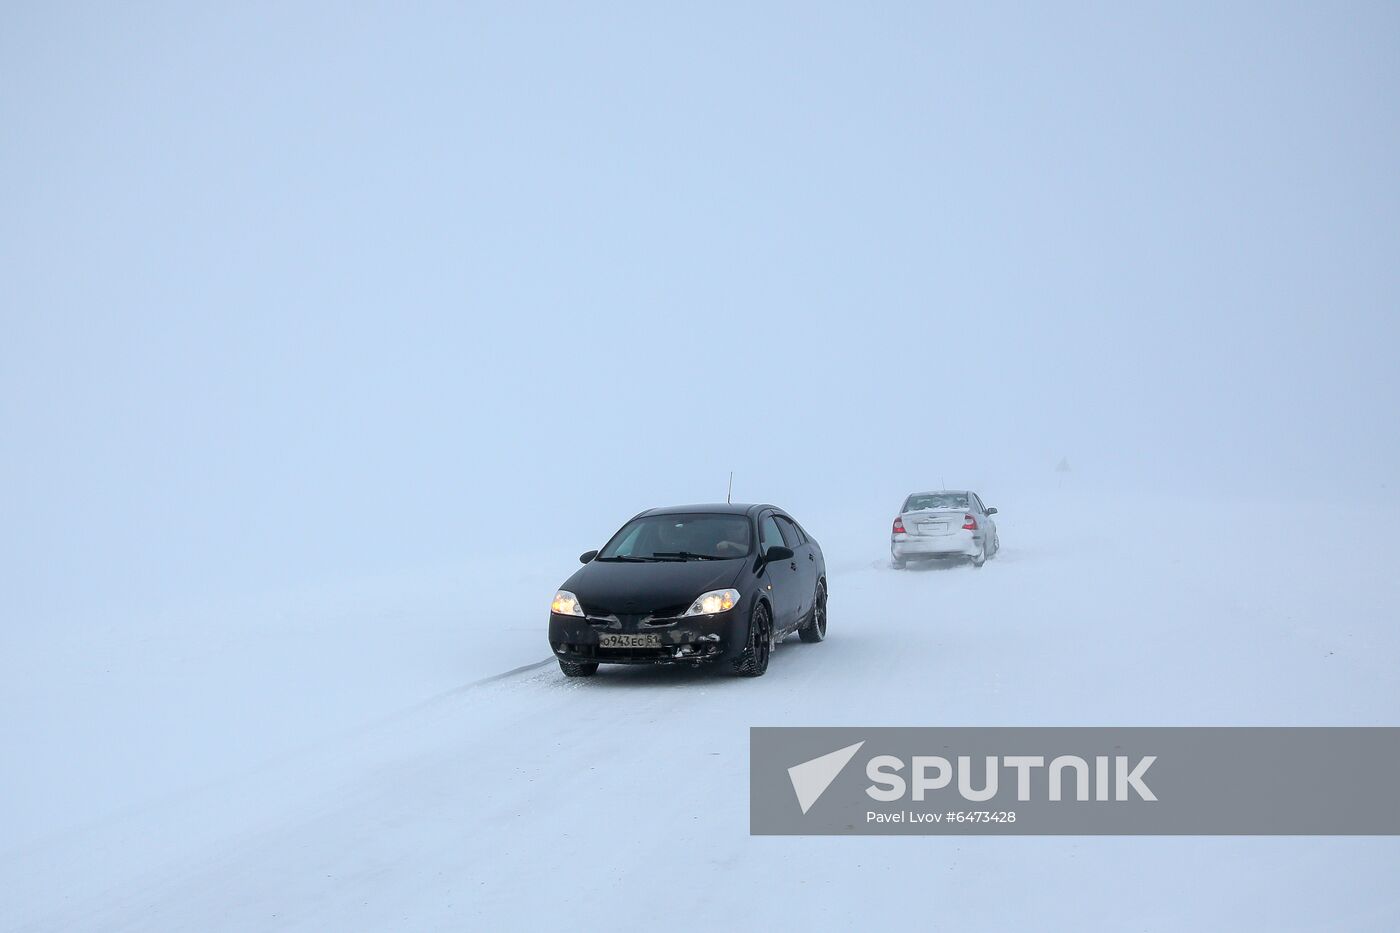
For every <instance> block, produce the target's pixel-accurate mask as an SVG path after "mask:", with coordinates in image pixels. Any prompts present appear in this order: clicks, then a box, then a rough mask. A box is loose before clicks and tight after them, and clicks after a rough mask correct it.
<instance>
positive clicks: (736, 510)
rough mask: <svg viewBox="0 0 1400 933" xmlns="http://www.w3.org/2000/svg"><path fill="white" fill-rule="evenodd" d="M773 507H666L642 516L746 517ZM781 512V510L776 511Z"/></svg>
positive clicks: (720, 504)
mask: <svg viewBox="0 0 1400 933" xmlns="http://www.w3.org/2000/svg"><path fill="white" fill-rule="evenodd" d="M776 508H777V506H773V505H753V504H750V503H747V502H714V503H710V504H707V505H667V506H662V507H661V508H657V509H647V510H646V511H645V512H642V513H640V514H639V515H638V516H637V517H638V518H640V517H641V516H642V515H679V514H682V513H686V512H693V513H699V514H707V513H708V514H711V515H748V514H750V513H752V512H754V511H757V510H758V509H776ZM778 511H780V512H781V511H782V509H778Z"/></svg>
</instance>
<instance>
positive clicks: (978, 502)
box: [972, 492, 987, 515]
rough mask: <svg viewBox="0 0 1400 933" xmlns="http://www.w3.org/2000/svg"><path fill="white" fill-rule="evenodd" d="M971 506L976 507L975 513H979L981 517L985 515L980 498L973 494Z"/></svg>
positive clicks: (984, 508) (985, 510) (985, 511)
mask: <svg viewBox="0 0 1400 933" xmlns="http://www.w3.org/2000/svg"><path fill="white" fill-rule="evenodd" d="M972 504H973V505H975V506H977V511H979V512H981V513H982V514H983V515H985V514H987V509H986V507H985V506H984V505H982V497H981V496H979V495H977V493H975V492H974V493H973V494H972Z"/></svg>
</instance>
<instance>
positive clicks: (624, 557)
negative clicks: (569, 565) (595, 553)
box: [593, 554, 656, 564]
mask: <svg viewBox="0 0 1400 933" xmlns="http://www.w3.org/2000/svg"><path fill="white" fill-rule="evenodd" d="M593 559H594V560H616V561H624V562H626V563H629V564H649V563H652V562H653V561H655V560H656V558H654V557H633V556H632V555H630V554H618V555H616V556H614V557H595V558H593Z"/></svg>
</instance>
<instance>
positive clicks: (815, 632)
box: [797, 583, 826, 642]
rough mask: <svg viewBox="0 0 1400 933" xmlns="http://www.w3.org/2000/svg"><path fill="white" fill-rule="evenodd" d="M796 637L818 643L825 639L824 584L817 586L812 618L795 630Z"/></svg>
mask: <svg viewBox="0 0 1400 933" xmlns="http://www.w3.org/2000/svg"><path fill="white" fill-rule="evenodd" d="M797 637H798V638H800V639H802V640H803V641H805V642H818V641H823V640H824V639H825V638H826V584H825V583H818V584H817V595H816V598H815V599H813V600H812V618H811V619H810V620H809V621H808V622H807V624H806V625H804V626H802V627H801V628H800V629H798V630H797Z"/></svg>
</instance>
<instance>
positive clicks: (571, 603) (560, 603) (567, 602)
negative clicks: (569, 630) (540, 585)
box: [549, 590, 583, 616]
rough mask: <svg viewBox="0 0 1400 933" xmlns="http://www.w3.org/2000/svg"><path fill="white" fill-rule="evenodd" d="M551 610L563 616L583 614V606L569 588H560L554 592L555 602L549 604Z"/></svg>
mask: <svg viewBox="0 0 1400 933" xmlns="http://www.w3.org/2000/svg"><path fill="white" fill-rule="evenodd" d="M549 611H550V612H557V613H559V615H561V616H581V615H583V607H582V606H580V605H579V604H578V597H577V596H575V595H574V594H573V593H570V592H569V591H568V590H560V591H559V592H557V593H555V594H554V602H552V603H550V604H549Z"/></svg>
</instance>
